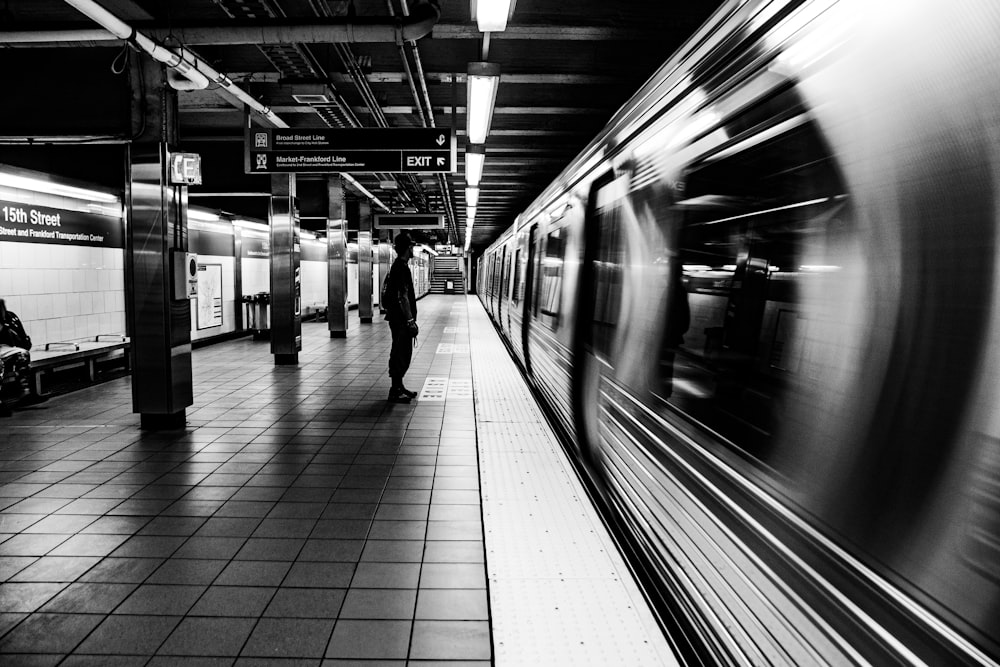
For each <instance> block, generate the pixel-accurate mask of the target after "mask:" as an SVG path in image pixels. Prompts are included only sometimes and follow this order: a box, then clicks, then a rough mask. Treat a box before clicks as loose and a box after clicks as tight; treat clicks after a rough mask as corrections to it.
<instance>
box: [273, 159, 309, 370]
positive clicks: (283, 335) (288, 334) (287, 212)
mask: <svg viewBox="0 0 1000 667" xmlns="http://www.w3.org/2000/svg"><path fill="white" fill-rule="evenodd" d="M269 217H270V227H271V354H273V355H274V363H275V365H284V364H297V363H299V350H301V349H302V291H301V275H300V272H299V271H300V270H299V254H300V246H299V211H298V201H297V199H296V197H295V174H287V175H286V174H272V175H271V205H270V209H269Z"/></svg>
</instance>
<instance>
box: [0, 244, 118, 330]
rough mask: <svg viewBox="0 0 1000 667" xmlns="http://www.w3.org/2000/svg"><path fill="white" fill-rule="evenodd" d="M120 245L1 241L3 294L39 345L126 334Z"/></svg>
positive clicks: (1, 283) (0, 274)
mask: <svg viewBox="0 0 1000 667" xmlns="http://www.w3.org/2000/svg"><path fill="white" fill-rule="evenodd" d="M124 266H125V258H124V251H123V250H122V249H120V248H118V249H116V248H88V247H84V246H69V245H56V244H43V243H13V242H8V241H0V297H3V298H5V299H6V300H7V307H8V308H9V309H10V310H12V311H14V312H15V313H17V315H18V316H19V317H20V318H21V320H22V321H23V322H24V326H25V329H26V330H27V331H28V335H29V336H31V340H32V343H33V344H34V346H35V347H42V346H44V345H45V343H54V342H59V341H68V340H72V341H76V340H84V339H88V338H89V339H92V338H94V337H95V336H97V335H98V334H124V333H125V292H124V290H125V275H124V270H125V269H124Z"/></svg>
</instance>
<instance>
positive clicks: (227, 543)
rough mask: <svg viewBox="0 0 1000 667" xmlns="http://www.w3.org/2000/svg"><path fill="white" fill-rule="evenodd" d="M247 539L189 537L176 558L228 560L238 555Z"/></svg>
mask: <svg viewBox="0 0 1000 667" xmlns="http://www.w3.org/2000/svg"><path fill="white" fill-rule="evenodd" d="M245 542H246V538H245V537H198V536H197V535H196V536H194V537H189V538H188V540H187V542H185V543H184V544H183V546H181V547H180V548H179V549H177V551H175V552H174V553H173V555H174V557H175V558H222V559H225V560H228V559H230V558H232V557H233V556H235V555H236V552H237V551H239V550H240V548H241V547H242V546H243V544H244V543H245Z"/></svg>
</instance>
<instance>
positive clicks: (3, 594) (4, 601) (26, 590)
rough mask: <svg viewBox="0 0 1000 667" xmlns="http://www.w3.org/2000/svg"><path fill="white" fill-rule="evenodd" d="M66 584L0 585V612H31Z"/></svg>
mask: <svg viewBox="0 0 1000 667" xmlns="http://www.w3.org/2000/svg"><path fill="white" fill-rule="evenodd" d="M65 587H66V584H54V583H50V584H39V583H24V584H17V583H13V584H11V583H8V584H0V612H32V611H35V610H36V609H38V608H39V607H41V606H42V605H43V604H45V603H46V602H48V601H49V600H50V599H52V598H53V597H55V595H56V594H57V593H58V592H59V591H61V590H62V589H64V588H65Z"/></svg>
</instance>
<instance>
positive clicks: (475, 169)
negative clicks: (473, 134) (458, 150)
mask: <svg viewBox="0 0 1000 667" xmlns="http://www.w3.org/2000/svg"><path fill="white" fill-rule="evenodd" d="M485 162H486V147H485V146H469V147H468V148H466V149H465V184H466V185H468V186H469V187H473V188H475V187H479V181H480V179H482V177H483V164H484V163H485Z"/></svg>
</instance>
